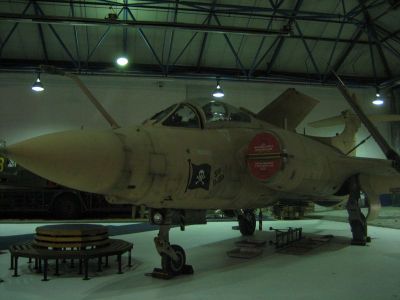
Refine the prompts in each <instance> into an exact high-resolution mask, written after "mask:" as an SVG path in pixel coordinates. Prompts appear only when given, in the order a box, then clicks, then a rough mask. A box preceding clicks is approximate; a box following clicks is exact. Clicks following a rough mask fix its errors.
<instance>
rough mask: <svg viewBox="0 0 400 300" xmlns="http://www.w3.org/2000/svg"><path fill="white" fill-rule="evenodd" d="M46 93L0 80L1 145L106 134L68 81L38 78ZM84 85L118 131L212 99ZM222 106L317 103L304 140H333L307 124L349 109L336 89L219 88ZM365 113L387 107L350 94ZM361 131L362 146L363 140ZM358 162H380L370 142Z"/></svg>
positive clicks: (93, 82)
mask: <svg viewBox="0 0 400 300" xmlns="http://www.w3.org/2000/svg"><path fill="white" fill-rule="evenodd" d="M41 79H42V82H43V84H44V86H45V91H44V92H42V93H34V92H32V91H31V85H32V83H33V82H34V80H35V76H34V75H33V74H14V73H8V74H6V73H2V74H0V95H1V96H0V108H1V109H0V139H4V140H6V141H7V143H9V144H11V143H14V142H17V141H19V140H23V139H26V138H29V137H33V136H37V135H41V134H45V133H50V132H56V131H62V130H68V129H79V128H108V124H107V123H106V122H105V121H104V119H103V118H102V117H101V116H100V114H99V113H98V112H97V111H96V110H95V108H94V107H93V105H92V104H91V103H90V102H89V101H88V100H87V98H86V96H85V95H84V94H83V93H82V92H81V91H80V89H79V88H78V87H77V86H76V85H75V83H74V82H73V81H72V80H70V79H69V78H66V77H59V76H53V75H47V74H42V75H41ZM81 79H82V80H83V82H84V83H85V84H86V85H87V86H88V87H89V89H90V90H91V91H92V92H93V94H94V95H95V96H96V97H97V98H98V99H99V101H100V102H101V103H102V104H103V105H104V106H105V107H106V109H107V110H108V111H109V112H110V114H111V115H112V116H113V117H114V118H115V119H116V120H117V122H118V123H119V124H120V125H121V126H129V125H138V124H140V123H141V122H142V121H144V120H145V119H146V118H148V117H150V116H151V115H153V114H154V113H156V112H158V111H160V110H161V109H163V108H165V107H167V106H169V105H171V104H173V103H175V102H179V101H183V100H184V99H189V98H198V97H210V94H211V92H212V90H213V89H214V87H215V81H212V80H210V81H205V80H197V81H195V80H173V79H151V78H128V77H100V76H81ZM222 85H223V88H224V91H225V94H226V96H225V97H224V100H223V101H225V102H228V103H230V104H233V105H235V106H242V107H245V108H247V109H249V110H251V111H254V112H258V111H259V110H261V109H262V108H263V107H264V106H265V105H267V104H268V103H270V102H271V101H273V100H274V99H275V98H276V97H277V96H278V95H279V94H280V93H282V92H283V91H284V90H285V89H287V88H289V87H295V88H296V89H298V90H299V91H300V92H302V93H305V94H308V95H310V96H312V97H314V98H316V99H318V100H320V101H321V102H320V104H319V105H317V107H316V108H315V109H314V110H313V111H312V112H311V113H310V115H309V116H308V117H307V118H306V119H305V120H304V122H303V123H302V124H300V126H299V127H298V128H297V130H298V131H299V132H303V129H304V128H305V129H306V133H307V134H311V135H321V136H333V135H335V133H337V132H340V131H341V130H342V128H343V126H336V127H331V128H324V129H314V128H311V127H309V126H307V123H308V122H311V121H315V120H318V119H321V118H326V117H331V116H334V115H338V114H339V113H340V112H341V111H343V110H345V109H348V104H347V103H346V102H345V100H344V99H343V97H342V96H341V95H340V93H339V92H338V91H337V89H336V88H334V87H320V86H305V85H299V86H292V85H283V84H267V83H245V82H222ZM352 91H353V92H355V93H356V94H357V95H358V97H359V99H360V104H361V105H362V107H363V108H364V110H365V111H366V112H367V113H371V114H376V113H385V112H388V106H387V105H386V106H385V105H384V106H382V107H376V106H374V105H372V104H371V100H372V99H373V98H374V96H375V90H374V89H372V88H360V89H353V90H352ZM378 128H379V130H380V131H381V132H382V133H383V134H384V136H385V137H386V138H388V137H389V136H390V126H389V125H388V124H381V125H378ZM367 136H368V133H367V132H366V130H364V129H361V130H360V132H359V133H358V135H357V140H358V141H360V140H362V139H363V138H365V137H367ZM357 155H358V156H366V157H383V154H382V153H381V151H380V150H379V149H378V147H377V145H376V144H375V142H373V141H372V139H370V140H369V141H368V142H367V143H365V144H364V145H362V146H361V147H360V148H359V149H358V151H357Z"/></svg>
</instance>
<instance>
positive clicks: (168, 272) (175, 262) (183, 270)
mask: <svg viewBox="0 0 400 300" xmlns="http://www.w3.org/2000/svg"><path fill="white" fill-rule="evenodd" d="M170 224H171V220H170V218H169V216H166V218H165V221H164V224H163V225H160V230H159V232H158V235H157V236H156V237H155V238H154V244H155V246H156V249H157V252H158V253H159V254H160V256H161V269H160V268H155V269H154V270H153V272H152V273H150V275H151V276H152V277H156V278H162V279H171V278H173V277H175V276H177V275H183V274H185V275H189V274H193V267H192V266H191V265H187V264H186V254H185V251H184V250H183V248H182V247H181V246H179V245H171V244H170V242H169V231H170V229H171V225H170Z"/></svg>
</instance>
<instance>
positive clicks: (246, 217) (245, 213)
mask: <svg viewBox="0 0 400 300" xmlns="http://www.w3.org/2000/svg"><path fill="white" fill-rule="evenodd" d="M238 222H239V230H240V233H241V234H242V235H244V236H249V235H253V234H254V231H255V230H256V224H257V221H256V214H255V213H254V210H252V209H244V210H242V211H241V213H240V214H239V215H238Z"/></svg>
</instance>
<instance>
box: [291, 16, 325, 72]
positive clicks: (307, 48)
mask: <svg viewBox="0 0 400 300" xmlns="http://www.w3.org/2000/svg"><path fill="white" fill-rule="evenodd" d="M294 24H295V26H296V29H297V31H298V32H299V34H300V36H301V37H303V32H302V31H301V29H300V26H299V24H298V23H297V22H294ZM301 41H302V42H303V45H304V48H306V51H307V53H308V56H309V57H310V59H311V62H312V64H313V66H314V69H315V71H317V73H318V74H320V75H321V72H320V70H319V68H318V66H317V63H316V62H315V59H314V56H313V54H312V51H311V49H310V48H309V47H308V44H307V42H306V41H305V40H304V38H302V39H301Z"/></svg>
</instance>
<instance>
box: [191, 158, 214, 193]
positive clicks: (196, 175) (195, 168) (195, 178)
mask: <svg viewBox="0 0 400 300" xmlns="http://www.w3.org/2000/svg"><path fill="white" fill-rule="evenodd" d="M188 161H189V178H188V184H187V187H186V190H194V189H197V188H202V189H205V190H207V191H208V189H209V187H210V174H211V166H210V165H209V164H201V165H195V164H192V163H191V161H190V159H189V160H188Z"/></svg>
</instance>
